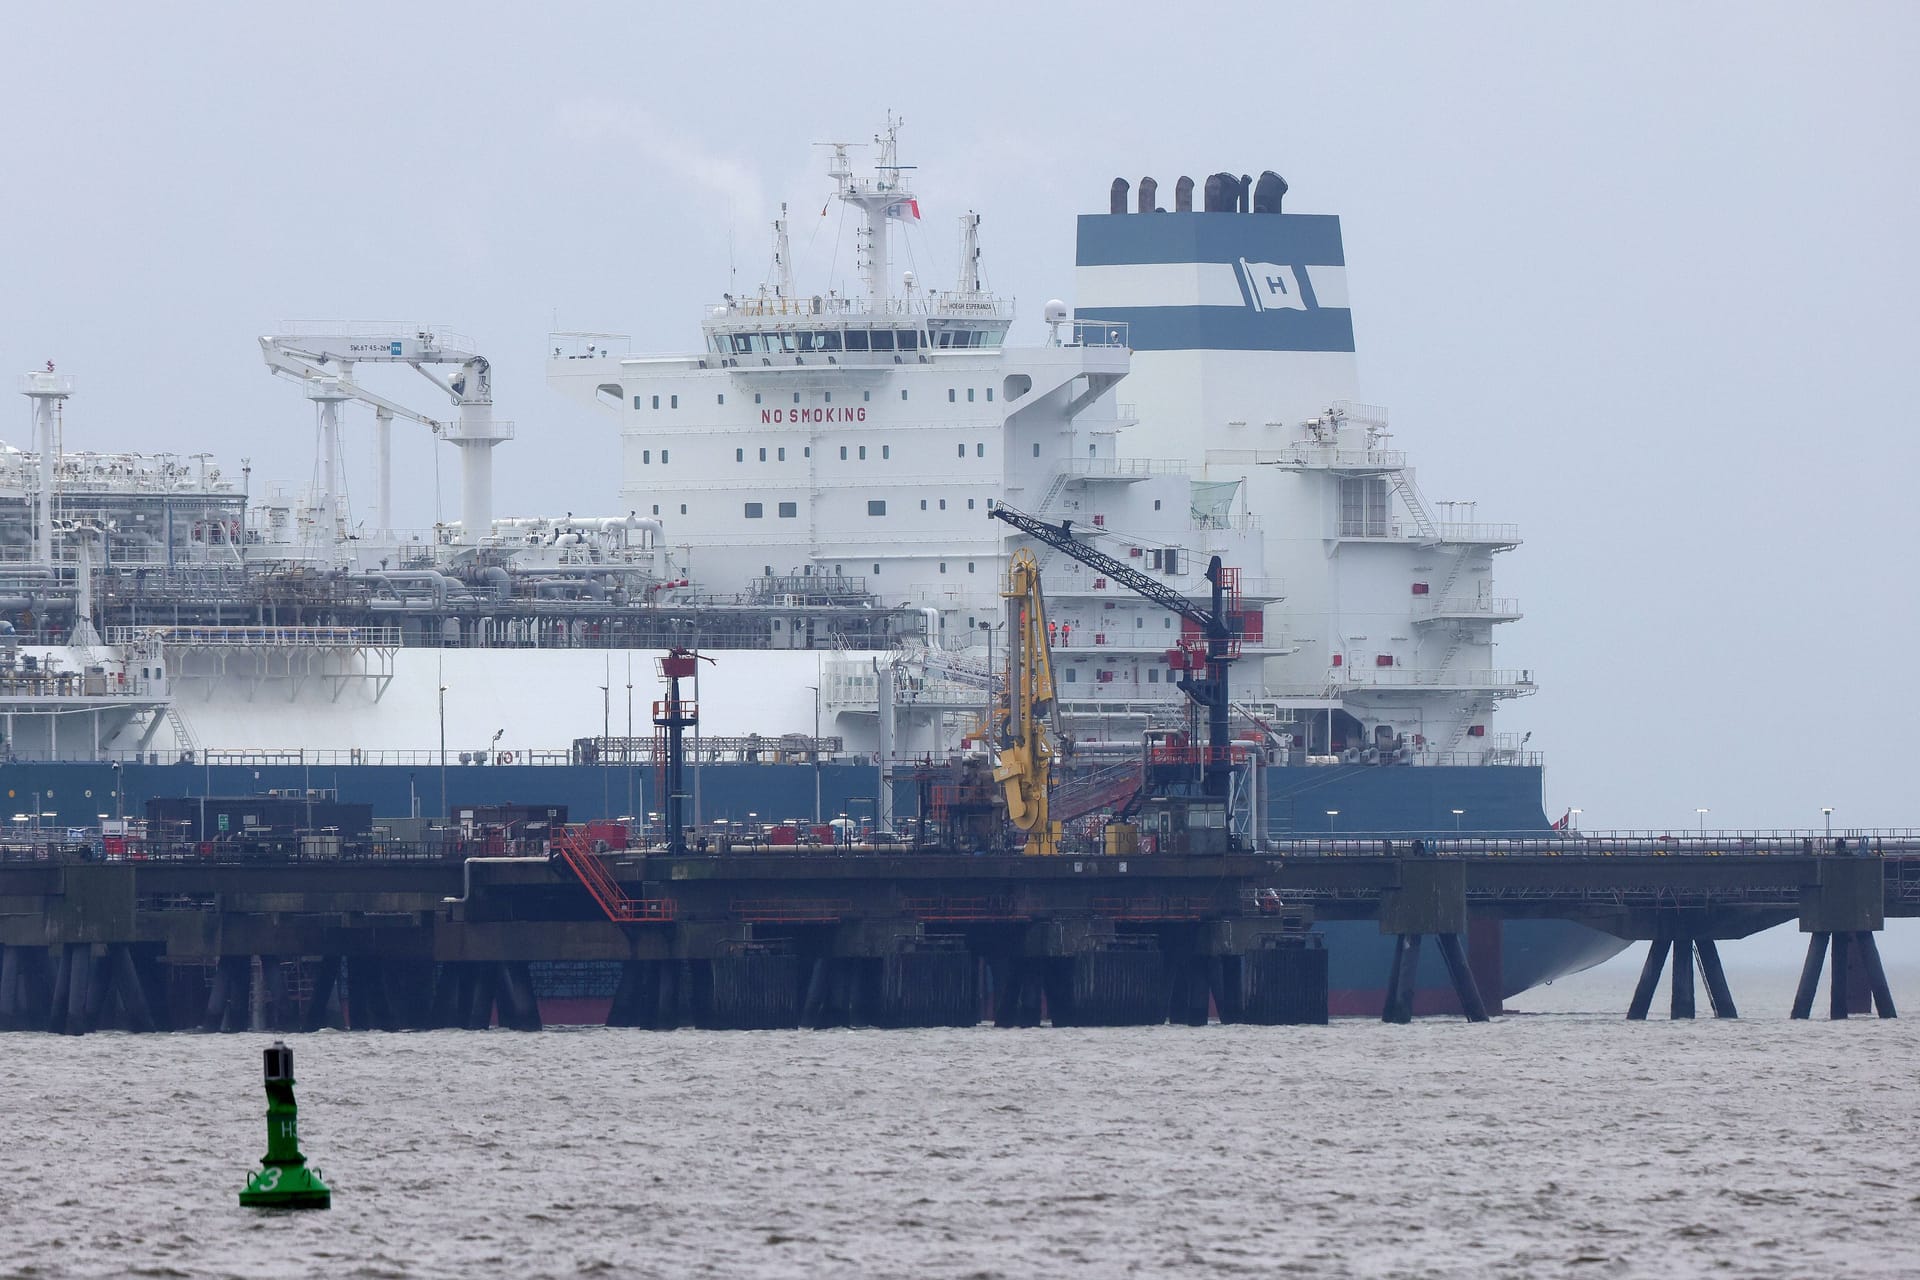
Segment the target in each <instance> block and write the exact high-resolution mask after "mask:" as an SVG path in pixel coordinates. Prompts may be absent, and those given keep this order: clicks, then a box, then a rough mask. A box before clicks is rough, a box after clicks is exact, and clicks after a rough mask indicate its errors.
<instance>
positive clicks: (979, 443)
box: [973, 440, 987, 458]
mask: <svg viewBox="0 0 1920 1280" xmlns="http://www.w3.org/2000/svg"><path fill="white" fill-rule="evenodd" d="M973 456H974V457H976V458H984V457H986V456H987V445H986V441H984V440H976V441H975V442H974V445H973Z"/></svg>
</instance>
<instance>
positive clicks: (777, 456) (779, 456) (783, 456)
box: [773, 447, 787, 462]
mask: <svg viewBox="0 0 1920 1280" xmlns="http://www.w3.org/2000/svg"><path fill="white" fill-rule="evenodd" d="M773 457H774V461H775V462H785V461H786V460H787V451H786V449H785V448H784V447H783V448H780V449H776V450H775V451H774V455H773Z"/></svg>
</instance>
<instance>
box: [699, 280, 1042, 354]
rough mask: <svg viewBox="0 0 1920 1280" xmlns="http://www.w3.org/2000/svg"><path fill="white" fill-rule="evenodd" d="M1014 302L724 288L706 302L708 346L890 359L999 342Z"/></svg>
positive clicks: (950, 295)
mask: <svg viewBox="0 0 1920 1280" xmlns="http://www.w3.org/2000/svg"><path fill="white" fill-rule="evenodd" d="M1012 323H1013V305H1012V304H1011V303H1010V302H1007V301H1005V300H1003V299H1000V298H995V297H992V296H990V295H988V294H983V293H971V292H969V293H961V292H957V291H955V292H947V293H942V292H939V291H928V292H925V293H922V294H919V295H917V296H910V297H906V298H889V299H886V300H885V301H883V302H880V303H878V304H875V303H873V302H870V301H869V300H867V299H864V298H849V297H844V296H842V295H840V294H837V293H826V294H816V295H814V296H811V297H787V296H783V295H780V294H767V293H762V294H756V295H752V296H748V297H738V298H737V297H734V296H733V295H731V294H729V295H727V296H726V297H725V298H724V299H723V300H722V301H721V302H718V303H715V304H714V305H713V306H711V307H709V308H708V309H707V317H706V320H705V323H704V324H703V326H702V327H703V329H704V330H705V335H706V349H707V352H708V354H710V355H717V356H720V357H721V358H722V359H723V360H724V361H725V362H726V363H727V364H728V365H730V366H736V365H740V364H772V363H774V362H775V361H776V360H778V361H780V362H781V363H785V360H784V359H783V357H789V356H797V357H805V356H807V355H813V354H825V355H831V356H834V357H836V360H838V359H839V358H841V357H845V358H846V359H847V360H848V361H849V362H857V361H860V360H863V359H865V360H872V361H876V362H879V363H892V362H893V361H894V359H895V358H896V357H897V356H899V355H900V354H902V353H906V354H918V353H921V352H926V351H951V350H974V349H979V348H997V347H999V346H1000V344H1001V343H1002V342H1003V341H1004V340H1005V338H1006V335H1007V328H1008V326H1009V325H1011V324H1012Z"/></svg>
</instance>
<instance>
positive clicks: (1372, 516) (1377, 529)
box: [1340, 476, 1388, 538]
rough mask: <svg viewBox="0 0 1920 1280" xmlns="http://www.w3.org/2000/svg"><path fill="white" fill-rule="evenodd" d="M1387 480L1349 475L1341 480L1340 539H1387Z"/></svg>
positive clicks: (1380, 477) (1382, 477) (1384, 478)
mask: <svg viewBox="0 0 1920 1280" xmlns="http://www.w3.org/2000/svg"><path fill="white" fill-rule="evenodd" d="M1387 533H1388V528H1387V478H1386V477H1385V476H1348V477H1346V478H1344V479H1342V480H1341V481H1340V536H1341V537H1343V538H1384V537H1386V536H1387Z"/></svg>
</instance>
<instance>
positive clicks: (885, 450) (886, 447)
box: [880, 444, 893, 458]
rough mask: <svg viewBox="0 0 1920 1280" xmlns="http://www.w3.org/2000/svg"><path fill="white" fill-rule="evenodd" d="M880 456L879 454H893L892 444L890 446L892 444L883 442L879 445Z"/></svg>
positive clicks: (886, 456) (887, 456)
mask: <svg viewBox="0 0 1920 1280" xmlns="http://www.w3.org/2000/svg"><path fill="white" fill-rule="evenodd" d="M880 456H881V457H882V458H891V457H892V456H893V446H892V445H890V444H883V445H881V446H880Z"/></svg>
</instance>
